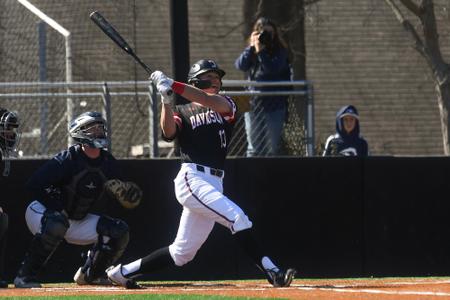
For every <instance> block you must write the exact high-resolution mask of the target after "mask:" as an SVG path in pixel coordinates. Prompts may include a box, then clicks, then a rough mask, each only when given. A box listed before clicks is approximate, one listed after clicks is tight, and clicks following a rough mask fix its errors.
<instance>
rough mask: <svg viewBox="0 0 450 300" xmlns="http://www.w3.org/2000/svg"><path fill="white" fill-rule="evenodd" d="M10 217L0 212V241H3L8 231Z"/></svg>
mask: <svg viewBox="0 0 450 300" xmlns="http://www.w3.org/2000/svg"><path fill="white" fill-rule="evenodd" d="M8 224H9V222H8V215H7V214H6V213H4V212H0V241H1V240H2V239H3V236H4V235H5V233H6V231H8Z"/></svg>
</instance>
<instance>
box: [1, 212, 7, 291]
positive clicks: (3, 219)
mask: <svg viewBox="0 0 450 300" xmlns="http://www.w3.org/2000/svg"><path fill="white" fill-rule="evenodd" d="M7 231H8V215H7V214H6V213H4V212H0V278H1V276H2V275H3V271H4V267H5V266H4V264H5V251H6V237H7ZM1 285H2V284H1V283H0V287H1Z"/></svg>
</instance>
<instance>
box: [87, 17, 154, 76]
mask: <svg viewBox="0 0 450 300" xmlns="http://www.w3.org/2000/svg"><path fill="white" fill-rule="evenodd" d="M89 17H90V18H91V20H92V21H93V22H94V23H95V25H97V26H98V27H100V29H101V30H102V31H103V32H104V33H105V34H106V35H107V36H109V37H110V38H111V39H112V40H113V41H114V43H116V44H117V46H119V47H120V48H122V49H123V50H124V51H125V52H126V53H128V54H129V55H131V56H132V57H133V58H134V60H136V61H137V62H138V63H139V64H140V65H141V66H142V67H143V68H144V69H145V71H147V73H148V74H149V75H150V74H151V73H152V72H153V71H152V70H151V69H150V68H149V67H148V66H147V65H146V64H145V63H144V62H143V61H142V60H141V59H140V58H139V57H138V56H137V55H136V53H134V51H133V48H131V47H130V45H128V43H127V41H125V39H124V38H123V37H122V36H121V35H120V33H119V32H118V31H117V30H116V29H115V28H114V27H113V26H112V25H111V23H109V22H108V21H107V20H106V19H105V18H104V17H103V16H102V15H101V14H100V13H99V12H98V11H94V12H92V13H91V14H90V15H89Z"/></svg>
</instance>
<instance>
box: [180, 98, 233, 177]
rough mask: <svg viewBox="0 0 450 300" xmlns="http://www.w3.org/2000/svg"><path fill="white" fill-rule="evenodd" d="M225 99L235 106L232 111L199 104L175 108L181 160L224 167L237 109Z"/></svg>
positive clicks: (213, 166)
mask: <svg viewBox="0 0 450 300" xmlns="http://www.w3.org/2000/svg"><path fill="white" fill-rule="evenodd" d="M225 98H226V99H227V100H228V101H229V102H230V104H231V106H232V111H231V113H229V114H220V113H218V112H216V111H214V110H212V109H211V108H209V107H205V106H201V105H199V104H196V103H188V104H184V105H177V106H176V107H175V109H174V119H175V123H176V124H177V133H176V138H177V139H178V143H179V146H180V156H181V160H182V162H186V163H197V164H201V165H205V166H208V167H212V168H217V169H223V167H224V164H225V157H226V155H227V149H228V145H229V143H230V140H231V134H232V131H233V126H234V121H235V114H236V110H237V109H236V104H235V103H234V101H233V100H232V99H231V98H230V97H227V96H225Z"/></svg>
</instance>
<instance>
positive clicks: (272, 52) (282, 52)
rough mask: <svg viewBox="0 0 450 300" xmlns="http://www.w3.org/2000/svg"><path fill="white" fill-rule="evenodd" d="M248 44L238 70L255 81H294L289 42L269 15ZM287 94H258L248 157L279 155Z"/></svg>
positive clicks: (249, 121) (248, 125) (249, 115)
mask: <svg viewBox="0 0 450 300" xmlns="http://www.w3.org/2000/svg"><path fill="white" fill-rule="evenodd" d="M248 43H249V44H248V46H247V47H246V48H245V49H244V51H243V52H242V53H241V55H240V56H239V57H238V58H237V60H236V62H235V66H236V68H237V69H239V70H241V71H244V72H246V73H247V78H248V79H249V80H254V81H288V80H291V75H292V72H291V66H290V64H289V58H288V50H287V46H286V43H285V42H284V41H283V40H282V39H281V37H280V35H279V32H278V29H277V26H276V25H275V24H274V23H273V22H272V21H271V20H269V19H267V18H264V17H262V18H259V19H258V20H257V21H256V22H255V24H254V26H253V32H252V33H251V35H250V37H249V39H248ZM251 89H254V90H260V91H268V90H270V91H274V90H286V89H287V88H286V87H280V86H279V87H276V86H266V87H251ZM287 99H288V97H287V96H255V97H253V98H252V99H251V101H250V111H249V112H246V113H245V116H244V118H245V131H246V133H247V143H248V147H247V156H264V155H278V154H279V151H280V141H281V133H282V130H283V124H284V122H285V119H286V116H287Z"/></svg>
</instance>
